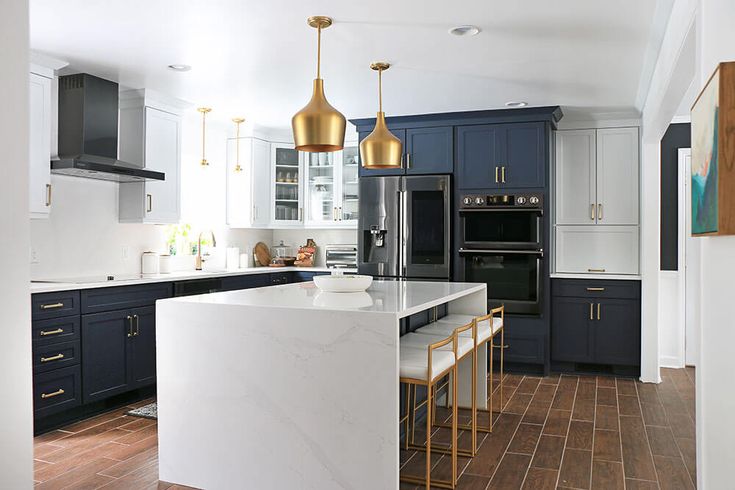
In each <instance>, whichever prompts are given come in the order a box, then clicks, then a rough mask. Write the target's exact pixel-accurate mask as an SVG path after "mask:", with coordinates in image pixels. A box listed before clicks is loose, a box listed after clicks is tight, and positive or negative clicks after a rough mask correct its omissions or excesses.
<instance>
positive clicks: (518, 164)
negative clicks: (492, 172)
mask: <svg viewBox="0 0 735 490" xmlns="http://www.w3.org/2000/svg"><path fill="white" fill-rule="evenodd" d="M501 134H502V142H503V144H502V155H501V161H500V164H501V167H502V166H504V167H505V179H504V180H505V183H503V187H512V188H518V187H520V188H525V187H543V186H544V172H545V159H544V153H545V151H546V145H545V143H544V124H543V123H528V124H506V125H504V126H503V129H502V133H501ZM502 177H503V175H502V172H501V180H503V179H502Z"/></svg>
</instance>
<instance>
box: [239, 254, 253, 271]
mask: <svg viewBox="0 0 735 490" xmlns="http://www.w3.org/2000/svg"><path fill="white" fill-rule="evenodd" d="M252 266H253V254H240V269H245V268H247V267H252Z"/></svg>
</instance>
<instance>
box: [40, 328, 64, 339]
mask: <svg viewBox="0 0 735 490" xmlns="http://www.w3.org/2000/svg"><path fill="white" fill-rule="evenodd" d="M60 333H64V329H63V328H57V329H56V330H41V331H40V332H39V335H40V336H41V337H45V336H47V335H57V334H60Z"/></svg>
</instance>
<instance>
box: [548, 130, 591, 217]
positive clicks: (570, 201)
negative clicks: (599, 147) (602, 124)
mask: <svg viewBox="0 0 735 490" xmlns="http://www.w3.org/2000/svg"><path fill="white" fill-rule="evenodd" d="M595 138H596V131H595V130H594V129H583V130H575V131H557V133H556V223H557V224H560V225H587V224H594V223H595V222H596V216H595V214H594V213H593V208H592V206H593V205H594V204H596V203H597V196H596V194H595V186H596V165H595V161H596V158H597V156H596V150H595Z"/></svg>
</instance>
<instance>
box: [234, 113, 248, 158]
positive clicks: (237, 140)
mask: <svg viewBox="0 0 735 490" xmlns="http://www.w3.org/2000/svg"><path fill="white" fill-rule="evenodd" d="M232 122H234V123H235V124H236V125H237V134H236V136H235V172H242V167H241V166H240V124H242V123H244V122H245V118H244V117H233V118H232Z"/></svg>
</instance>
